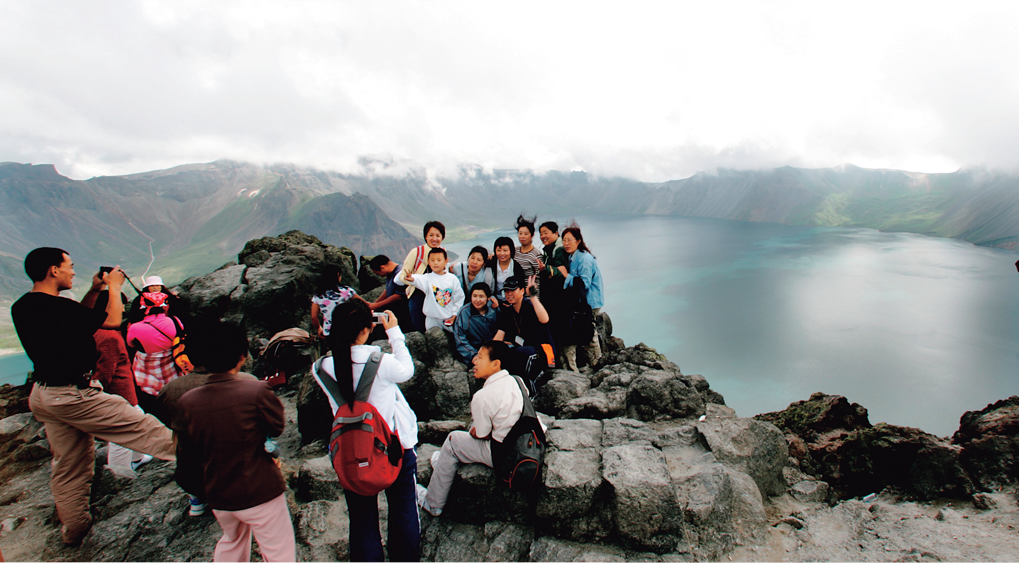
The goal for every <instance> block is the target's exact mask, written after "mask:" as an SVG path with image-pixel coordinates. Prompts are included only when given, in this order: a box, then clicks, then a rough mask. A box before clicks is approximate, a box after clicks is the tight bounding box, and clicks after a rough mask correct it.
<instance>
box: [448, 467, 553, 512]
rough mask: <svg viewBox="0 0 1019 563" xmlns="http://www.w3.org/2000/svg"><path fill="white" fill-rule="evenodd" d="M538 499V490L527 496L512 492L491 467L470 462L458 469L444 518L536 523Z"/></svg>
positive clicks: (450, 490)
mask: <svg viewBox="0 0 1019 563" xmlns="http://www.w3.org/2000/svg"><path fill="white" fill-rule="evenodd" d="M539 489H540V487H539ZM537 497H538V492H537V491H534V492H532V493H530V494H526V495H525V494H521V493H514V492H510V490H509V489H508V488H506V486H505V485H503V484H502V483H499V482H498V481H497V480H496V478H495V473H494V472H493V471H492V469H491V468H490V467H488V466H486V465H482V464H478V463H471V464H467V465H461V466H460V467H459V469H457V474H456V477H455V478H454V479H453V485H452V486H451V487H450V489H449V500H448V501H447V502H446V506H445V507H444V508H443V512H442V516H443V517H444V518H450V519H452V520H455V521H457V522H463V523H477V522H490V521H493V520H498V521H509V522H517V523H520V524H529V523H533V521H534V507H535V505H536V504H537Z"/></svg>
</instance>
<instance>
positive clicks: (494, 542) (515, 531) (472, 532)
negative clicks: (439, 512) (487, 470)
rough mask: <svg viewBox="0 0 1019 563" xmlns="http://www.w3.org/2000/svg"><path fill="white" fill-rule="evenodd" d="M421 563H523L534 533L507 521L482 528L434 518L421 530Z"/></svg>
mask: <svg viewBox="0 0 1019 563" xmlns="http://www.w3.org/2000/svg"><path fill="white" fill-rule="evenodd" d="M421 539H422V551H421V560H422V561H524V560H526V559H527V555H528V552H529V551H530V547H531V543H532V541H533V540H534V531H533V529H531V528H530V527H527V526H521V525H517V524H511V523H506V522H488V523H486V524H484V525H476V524H461V523H456V522H452V521H449V520H445V519H442V518H439V519H434V520H432V521H431V523H430V524H429V525H428V526H427V528H425V529H424V530H423V534H422V538H421Z"/></svg>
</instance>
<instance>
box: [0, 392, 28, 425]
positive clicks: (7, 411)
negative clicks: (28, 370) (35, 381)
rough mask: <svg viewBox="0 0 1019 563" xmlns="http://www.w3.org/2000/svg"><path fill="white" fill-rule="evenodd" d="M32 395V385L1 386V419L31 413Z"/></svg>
mask: <svg viewBox="0 0 1019 563" xmlns="http://www.w3.org/2000/svg"><path fill="white" fill-rule="evenodd" d="M31 393H32V385H31V384H30V383H26V384H24V385H11V384H10V383H4V384H3V385H0V419H4V418H7V417H9V416H14V415H16V414H18V413H23V412H29V408H28V396H29V395H30V394H31Z"/></svg>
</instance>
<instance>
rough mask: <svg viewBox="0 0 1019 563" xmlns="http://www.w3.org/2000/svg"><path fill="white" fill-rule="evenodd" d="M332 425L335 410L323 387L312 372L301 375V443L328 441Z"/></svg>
mask: <svg viewBox="0 0 1019 563" xmlns="http://www.w3.org/2000/svg"><path fill="white" fill-rule="evenodd" d="M332 427H333V410H332V408H331V407H330V406H329V399H328V398H327V397H326V394H325V392H324V391H322V387H320V386H319V384H318V382H316V381H315V378H314V377H313V376H312V375H311V374H310V373H309V374H307V375H306V376H304V377H301V379H300V384H299V387H298V391H297V429H298V430H299V431H300V433H301V443H304V444H308V443H310V442H314V441H316V440H322V441H325V442H327V443H328V441H329V434H330V433H331V432H332Z"/></svg>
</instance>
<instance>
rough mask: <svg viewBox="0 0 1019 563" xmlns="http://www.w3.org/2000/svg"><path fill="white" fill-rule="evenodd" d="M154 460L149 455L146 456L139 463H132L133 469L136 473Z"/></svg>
mask: <svg viewBox="0 0 1019 563" xmlns="http://www.w3.org/2000/svg"><path fill="white" fill-rule="evenodd" d="M152 459H153V458H152V456H150V455H149V454H145V455H143V456H142V458H141V459H139V460H138V461H132V462H131V469H134V470H135V471H138V468H139V467H141V466H143V465H145V464H146V463H148V462H150V461H152Z"/></svg>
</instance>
